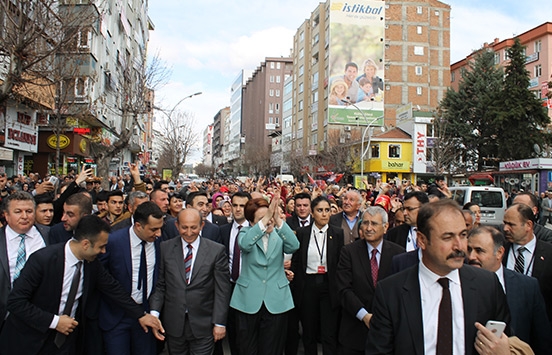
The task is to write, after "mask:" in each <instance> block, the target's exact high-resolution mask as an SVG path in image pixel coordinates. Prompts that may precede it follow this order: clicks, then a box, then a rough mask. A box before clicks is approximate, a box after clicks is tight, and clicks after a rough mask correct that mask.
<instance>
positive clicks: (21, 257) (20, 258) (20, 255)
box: [13, 234, 27, 281]
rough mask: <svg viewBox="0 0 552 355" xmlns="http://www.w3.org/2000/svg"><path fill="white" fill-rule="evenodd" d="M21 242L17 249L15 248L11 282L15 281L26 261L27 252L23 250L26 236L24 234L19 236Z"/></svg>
mask: <svg viewBox="0 0 552 355" xmlns="http://www.w3.org/2000/svg"><path fill="white" fill-rule="evenodd" d="M18 237H19V238H21V241H20V242H19V247H18V248H17V259H16V261H15V271H14V273H13V281H15V280H17V278H18V277H19V274H20V273H21V270H22V269H23V266H25V262H26V261H27V252H26V250H25V239H26V238H27V236H26V235H25V234H19V235H18Z"/></svg>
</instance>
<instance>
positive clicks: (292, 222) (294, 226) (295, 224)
mask: <svg viewBox="0 0 552 355" xmlns="http://www.w3.org/2000/svg"><path fill="white" fill-rule="evenodd" d="M286 223H287V225H288V226H289V228H291V230H292V231H294V232H295V231H297V230H298V229H299V228H303V227H301V223H299V217H297V215H295V214H293V216H291V217H288V218H286ZM310 223H314V220H313V219H312V216H311V217H310ZM310 223H309V225H310ZM337 227H339V228H341V226H337ZM305 228H306V227H305Z"/></svg>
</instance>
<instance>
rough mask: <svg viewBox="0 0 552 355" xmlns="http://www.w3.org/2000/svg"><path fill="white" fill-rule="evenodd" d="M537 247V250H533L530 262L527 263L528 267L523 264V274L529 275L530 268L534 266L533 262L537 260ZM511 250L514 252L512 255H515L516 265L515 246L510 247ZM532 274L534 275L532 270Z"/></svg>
mask: <svg viewBox="0 0 552 355" xmlns="http://www.w3.org/2000/svg"><path fill="white" fill-rule="evenodd" d="M536 249H537V248H535V250H533V252H532V253H531V260H529V264H528V265H527V267H525V265H524V266H523V267H524V269H523V275H526V276H529V270H531V267H532V266H533V262H534V261H535V251H536ZM527 250H528V249H527ZM510 251H511V252H512V255H513V256H514V265H515V264H516V253H515V251H514V246H513V245H512V247H511V248H510ZM531 275H533V271H531Z"/></svg>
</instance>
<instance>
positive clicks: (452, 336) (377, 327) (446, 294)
mask: <svg viewBox="0 0 552 355" xmlns="http://www.w3.org/2000/svg"><path fill="white" fill-rule="evenodd" d="M417 226H418V233H417V237H418V245H419V247H420V249H421V250H422V259H421V260H420V262H419V264H418V265H416V266H414V267H412V268H409V269H406V270H404V271H402V272H400V273H398V274H395V275H393V276H390V277H388V278H386V279H385V280H382V281H380V282H379V283H378V287H377V289H376V296H375V300H374V303H373V306H372V309H373V312H374V315H373V316H372V319H371V321H370V331H369V332H368V341H367V342H366V355H370V354H420V355H421V354H453V353H454V354H467V355H470V354H475V353H476V350H475V338H476V333H477V329H476V327H475V323H476V322H479V323H481V324H485V323H486V322H487V321H488V320H495V321H503V322H505V323H506V324H507V325H508V324H509V323H510V313H509V311H508V305H507V301H506V296H505V295H504V291H503V290H502V286H501V285H500V282H499V281H498V278H497V277H496V275H495V274H493V273H491V272H489V271H486V270H481V269H479V268H475V267H473V266H469V265H464V259H465V257H466V252H467V249H468V233H467V230H466V223H465V220H464V217H463V215H462V211H461V210H460V207H459V206H458V204H457V203H456V202H454V201H452V200H449V199H443V200H439V201H437V202H433V203H428V204H425V205H424V206H422V207H421V208H420V211H419V212H418V219H417ZM509 332H510V329H509V327H508V326H507V328H506V333H509Z"/></svg>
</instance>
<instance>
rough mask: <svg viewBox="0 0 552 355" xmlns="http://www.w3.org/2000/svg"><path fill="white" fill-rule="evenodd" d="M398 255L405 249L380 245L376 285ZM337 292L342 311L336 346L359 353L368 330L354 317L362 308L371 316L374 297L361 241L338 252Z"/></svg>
mask: <svg viewBox="0 0 552 355" xmlns="http://www.w3.org/2000/svg"><path fill="white" fill-rule="evenodd" d="M401 253H404V248H402V247H400V246H398V245H397V244H395V243H391V242H389V241H387V240H384V241H383V245H382V249H381V258H380V263H379V270H378V282H380V281H381V280H383V279H385V278H386V277H387V276H389V275H391V261H392V260H393V256H394V255H397V254H401ZM337 289H338V292H339V298H340V299H341V306H342V307H343V313H342V316H341V326H340V327H339V343H340V344H342V345H345V346H347V347H349V348H352V349H355V350H357V351H362V350H363V349H364V347H365V345H366V336H367V334H368V328H366V326H365V325H364V323H363V322H361V321H359V320H358V319H357V318H356V314H357V313H358V311H359V310H360V309H361V308H364V309H366V311H368V312H369V313H373V312H374V308H373V307H372V303H373V299H374V294H375V288H374V283H373V280H372V267H371V266H370V255H369V254H368V246H367V245H366V242H365V241H364V240H357V241H356V242H354V243H352V244H349V245H346V246H344V247H343V248H342V249H341V256H340V258H339V263H338V265H337Z"/></svg>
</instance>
